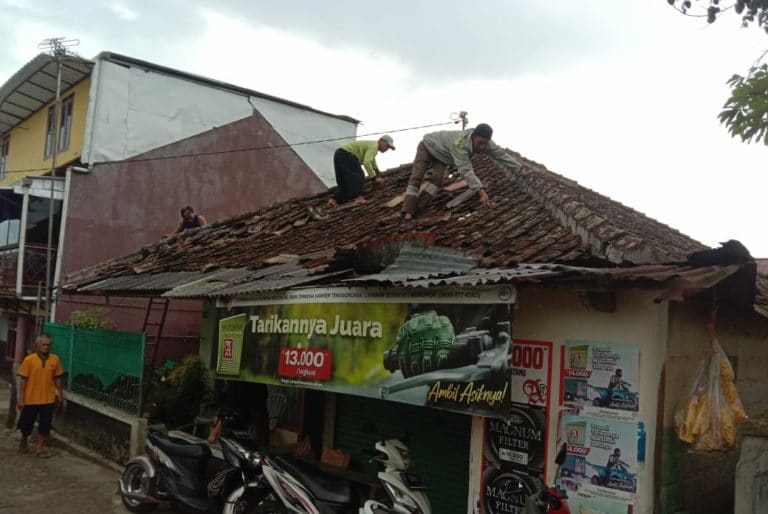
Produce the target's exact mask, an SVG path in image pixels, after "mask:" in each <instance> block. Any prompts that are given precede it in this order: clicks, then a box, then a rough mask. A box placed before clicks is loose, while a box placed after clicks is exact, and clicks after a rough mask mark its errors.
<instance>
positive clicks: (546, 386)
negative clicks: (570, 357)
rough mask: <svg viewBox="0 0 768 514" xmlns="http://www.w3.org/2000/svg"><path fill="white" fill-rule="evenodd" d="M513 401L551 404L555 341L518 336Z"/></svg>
mask: <svg viewBox="0 0 768 514" xmlns="http://www.w3.org/2000/svg"><path fill="white" fill-rule="evenodd" d="M511 377H512V378H511V383H512V402H513V403H519V404H523V405H534V406H538V407H545V408H546V407H548V406H549V396H550V390H551V386H552V343H550V342H547V341H528V340H523V339H515V340H514V344H513V345H512V372H511Z"/></svg>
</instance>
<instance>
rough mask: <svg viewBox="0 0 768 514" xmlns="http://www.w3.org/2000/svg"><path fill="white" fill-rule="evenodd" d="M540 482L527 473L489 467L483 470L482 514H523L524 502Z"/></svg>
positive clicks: (536, 489)
mask: <svg viewBox="0 0 768 514" xmlns="http://www.w3.org/2000/svg"><path fill="white" fill-rule="evenodd" d="M540 484H541V481H540V480H539V479H538V478H537V477H534V476H531V475H529V474H528V473H525V472H521V471H515V470H508V469H504V468H502V467H501V466H494V465H489V466H486V467H485V468H483V476H482V491H481V505H482V506H481V508H480V512H482V514H525V502H526V500H527V499H528V497H529V496H531V495H532V494H534V493H535V492H538V491H539V488H540V487H541V485H540Z"/></svg>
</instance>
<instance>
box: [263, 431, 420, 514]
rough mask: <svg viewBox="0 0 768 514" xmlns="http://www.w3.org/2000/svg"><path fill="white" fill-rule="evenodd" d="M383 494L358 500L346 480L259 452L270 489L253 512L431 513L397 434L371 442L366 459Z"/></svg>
mask: <svg viewBox="0 0 768 514" xmlns="http://www.w3.org/2000/svg"><path fill="white" fill-rule="evenodd" d="M371 461H372V462H376V463H377V464H378V465H379V473H378V478H379V480H380V482H381V485H382V487H383V489H384V491H385V492H386V495H387V498H381V499H373V498H371V499H362V498H361V497H360V496H359V495H356V494H355V491H354V490H353V487H352V485H351V484H350V482H349V481H347V480H344V479H340V478H336V477H333V476H329V475H328V474H326V473H323V471H321V470H319V469H318V468H315V467H314V466H311V465H309V464H305V463H303V462H300V461H297V460H295V459H291V458H288V457H277V456H275V457H272V456H264V457H263V458H262V461H261V465H262V472H263V474H264V475H263V476H264V479H265V480H266V482H267V483H268V484H269V486H270V487H271V490H272V492H271V494H270V495H269V496H268V497H267V499H265V500H264V501H263V502H262V504H261V505H259V507H257V508H256V509H255V510H253V511H252V513H253V514H289V513H296V514H431V513H432V508H431V507H430V504H429V499H428V498H427V495H426V493H425V492H424V491H425V490H426V485H425V484H424V483H423V482H422V481H421V480H420V479H419V477H418V476H416V475H415V474H413V473H409V472H408V471H407V470H408V469H409V468H410V465H411V457H410V453H409V451H408V447H407V446H406V445H405V444H404V443H403V442H402V441H401V440H399V439H385V440H382V441H378V442H376V452H375V454H374V457H373V458H372V459H371Z"/></svg>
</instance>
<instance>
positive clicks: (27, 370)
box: [16, 334, 64, 459]
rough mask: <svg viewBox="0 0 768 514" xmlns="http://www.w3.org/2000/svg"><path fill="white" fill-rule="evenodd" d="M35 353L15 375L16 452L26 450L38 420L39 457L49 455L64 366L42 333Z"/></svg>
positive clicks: (46, 336) (60, 399)
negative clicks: (17, 411) (16, 399)
mask: <svg viewBox="0 0 768 514" xmlns="http://www.w3.org/2000/svg"><path fill="white" fill-rule="evenodd" d="M35 343H36V345H37V348H36V350H37V351H36V352H35V353H33V354H31V355H28V356H27V357H26V358H25V359H24V361H22V363H21V366H19V370H18V371H17V372H16V374H17V375H18V376H19V399H18V403H17V407H18V409H19V410H20V411H21V415H20V416H19V429H20V430H21V440H20V441H19V451H20V452H22V453H23V452H26V451H27V449H28V447H27V439H28V438H29V435H30V434H31V433H32V428H33V427H34V426H35V421H37V433H38V437H37V444H36V448H35V453H36V454H37V456H38V457H40V458H44V459H45V458H48V457H50V456H51V454H50V453H49V452H48V451H47V450H46V449H45V444H46V443H47V442H48V436H49V434H50V433H51V423H52V422H53V407H54V405H55V404H61V403H63V402H64V389H63V388H62V383H61V377H62V375H63V374H64V369H63V368H62V367H61V361H60V360H59V357H58V356H57V355H56V354H53V353H51V352H50V349H51V336H49V335H48V334H43V335H41V336H38V338H37V340H36V341H35ZM57 393H58V395H57Z"/></svg>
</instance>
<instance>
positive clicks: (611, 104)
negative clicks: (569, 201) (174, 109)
mask: <svg viewBox="0 0 768 514" xmlns="http://www.w3.org/2000/svg"><path fill="white" fill-rule="evenodd" d="M110 5H123V6H126V7H127V8H128V9H129V10H131V11H133V12H134V13H135V14H136V15H137V16H140V17H141V23H140V24H137V23H135V22H132V21H131V20H130V19H126V18H125V17H124V16H121V15H120V12H116V11H115V10H114V9H112V8H111V7H109V6H110ZM521 5H523V6H524V8H523V7H521ZM0 6H2V12H3V16H2V17H0V31H2V33H3V34H7V35H8V38H7V40H8V41H10V42H11V43H10V44H6V45H3V46H2V47H0V82H1V81H3V80H5V79H6V78H7V77H8V76H10V74H12V73H13V72H15V71H16V70H17V69H18V68H19V67H20V66H21V65H23V64H24V62H26V61H27V60H29V59H30V58H32V57H33V56H34V55H35V54H36V53H37V43H38V42H39V41H40V40H42V39H44V38H46V37H51V36H59V35H66V36H69V37H77V38H79V39H80V40H81V42H82V44H81V46H80V47H79V48H78V51H79V52H80V53H81V55H84V56H89V57H90V56H93V55H95V54H96V53H98V52H100V51H102V50H114V51H117V52H122V53H126V54H128V55H132V56H135V57H138V58H143V59H146V60H149V61H152V62H157V63H159V64H164V65H167V66H171V67H176V68H179V69H182V70H185V71H190V72H194V73H197V74H201V75H205V76H209V77H212V78H216V79H220V80H225V81H228V82H231V83H235V84H238V85H242V86H245V87H249V88H252V89H256V90H259V91H262V92H265V93H270V94H273V95H275V96H279V97H283V98H287V99H290V100H294V101H297V102H301V103H305V104H308V105H311V106H313V107H316V108H318V109H322V110H326V111H331V112H337V113H343V114H349V115H351V116H354V117H357V118H360V119H362V120H363V122H364V123H363V124H362V125H361V126H360V130H359V132H360V133H361V134H362V133H370V132H381V131H389V130H393V129H400V128H407V127H413V126H417V125H422V124H426V123H436V122H443V121H448V116H449V114H450V113H451V112H453V111H458V110H467V111H469V116H470V120H471V123H472V124H475V123H479V122H487V123H490V124H491V125H493V126H494V128H495V139H496V140H497V142H499V143H500V144H502V145H505V146H508V147H510V148H513V149H515V150H517V151H520V152H522V153H523V154H524V155H526V156H527V157H529V158H532V159H534V160H536V161H539V162H542V163H544V164H546V165H547V166H548V167H549V168H550V169H552V170H553V171H556V172H558V173H562V174H564V175H566V176H568V177H570V178H573V179H575V180H578V181H579V182H581V183H582V184H584V185H585V186H587V187H590V188H592V189H595V190H597V191H599V192H601V193H603V194H606V195H608V196H611V197H613V198H615V199H616V200H619V201H621V202H623V203H625V204H627V205H630V206H632V207H634V208H637V209H638V210H640V211H643V212H646V213H647V214H649V215H650V216H652V217H655V218H657V219H660V220H662V221H663V222H666V223H668V224H670V225H671V226H673V227H675V228H678V229H680V230H681V231H683V232H685V233H687V234H690V235H691V236H693V237H696V238H698V239H700V240H702V241H703V242H705V243H708V244H715V243H717V242H718V241H721V240H726V239H729V238H731V237H736V238H739V239H741V240H742V241H743V242H744V243H745V244H746V245H747V246H748V247H749V248H750V250H752V251H753V253H755V254H757V255H768V239H766V238H765V237H763V233H764V228H763V226H762V225H763V224H764V221H763V218H764V216H763V213H762V211H761V206H762V205H763V203H764V202H763V200H762V196H763V194H762V192H763V191H764V190H765V188H766V186H767V185H768V172H766V170H768V152H766V151H765V148H764V147H760V146H748V145H744V144H742V143H739V142H738V141H735V140H733V139H731V138H730V137H729V136H728V134H727V133H726V131H725V130H724V129H723V128H722V127H721V126H720V125H719V124H718V122H717V120H716V115H717V113H718V112H719V110H720V108H721V106H722V103H723V101H724V100H725V98H726V96H727V93H728V90H727V87H726V86H725V83H724V82H725V80H726V79H727V77H728V76H730V75H731V74H732V73H734V72H738V71H743V70H745V69H746V68H747V67H748V66H749V64H751V62H752V60H753V59H754V57H756V56H757V55H758V54H759V53H760V51H761V50H762V49H763V48H764V46H765V36H764V35H762V34H760V33H758V32H759V31H740V30H738V20H737V17H735V16H734V17H733V18H727V17H723V19H722V20H720V21H718V23H716V24H714V25H713V26H708V25H706V24H705V23H704V22H699V21H698V20H691V19H690V18H685V17H682V16H679V15H676V14H675V13H674V12H673V11H671V10H670V9H669V7H668V6H667V5H666V3H665V2H605V1H599V0H582V1H579V2H572V1H571V0H563V1H557V0H553V1H550V2H527V3H522V2H506V1H504V2H502V1H501V0H489V1H488V2H482V3H476V4H471V3H467V2H461V3H460V2H458V1H455V0H443V1H441V2H434V1H431V2H430V1H427V0H411V1H409V2H406V1H405V0H390V1H389V2H387V3H385V4H366V3H361V2H352V1H351V0H338V1H334V2H325V3H322V2H309V1H308V0H283V1H282V2H280V3H274V2H266V1H248V2H246V1H245V0H221V1H218V2H215V3H214V2H213V0H188V1H187V2H184V3H182V2H181V1H180V0H155V1H149V0H133V1H131V2H130V3H128V0H120V2H119V3H117V4H99V5H96V6H95V7H94V6H93V3H89V2H84V1H81V2H75V3H73V4H67V5H66V6H63V5H61V4H59V3H56V2H52V1H50V0H39V1H38V2H35V3H34V4H32V3H22V2H18V1H16V0H14V2H13V3H11V2H9V1H8V0H0ZM123 14H125V13H123ZM453 127H455V126H453V125H449V126H447V127H446V128H453ZM429 130H434V129H424V130H415V131H406V132H396V133H393V136H394V138H395V141H396V143H397V148H398V150H397V151H396V152H387V153H386V154H384V155H382V156H381V157H380V164H381V166H382V167H392V166H396V165H399V164H401V163H405V162H408V161H410V160H412V158H413V152H414V149H415V147H416V144H417V143H418V141H419V139H420V138H421V137H422V135H423V134H424V133H425V132H428V131H429Z"/></svg>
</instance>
